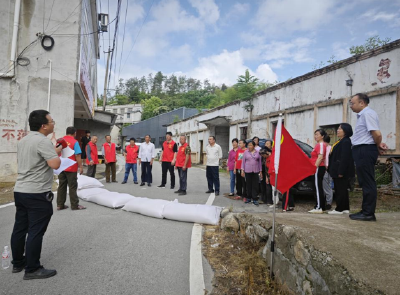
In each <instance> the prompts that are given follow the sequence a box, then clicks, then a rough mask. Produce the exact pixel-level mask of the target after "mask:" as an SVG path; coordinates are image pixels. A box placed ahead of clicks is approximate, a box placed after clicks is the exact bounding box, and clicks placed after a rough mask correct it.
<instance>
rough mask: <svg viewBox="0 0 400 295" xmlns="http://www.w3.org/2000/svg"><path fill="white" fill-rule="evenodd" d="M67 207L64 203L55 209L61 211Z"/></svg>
mask: <svg viewBox="0 0 400 295" xmlns="http://www.w3.org/2000/svg"><path fill="white" fill-rule="evenodd" d="M68 208H69V207H68V206H67V205H64V206H63V207H57V211H61V210H64V209H68Z"/></svg>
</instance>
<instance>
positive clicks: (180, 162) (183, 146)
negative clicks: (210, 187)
mask: <svg viewBox="0 0 400 295" xmlns="http://www.w3.org/2000/svg"><path fill="white" fill-rule="evenodd" d="M179 143H180V146H179V148H178V154H177V155H176V164H175V169H178V176H179V189H178V190H177V191H175V193H176V194H179V196H183V195H186V189H187V173H188V169H189V168H190V167H192V159H191V153H192V151H191V149H190V146H189V145H188V143H187V142H186V136H185V135H181V137H180V138H179Z"/></svg>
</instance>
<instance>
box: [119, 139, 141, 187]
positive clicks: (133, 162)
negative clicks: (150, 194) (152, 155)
mask: <svg viewBox="0 0 400 295" xmlns="http://www.w3.org/2000/svg"><path fill="white" fill-rule="evenodd" d="M138 154H139V147H138V146H137V145H136V144H135V139H134V138H133V137H132V138H131V139H130V140H129V145H127V146H126V147H125V150H124V153H123V155H124V157H125V178H124V181H123V182H122V184H125V183H126V182H127V181H128V177H129V172H130V171H131V170H132V174H133V182H134V183H135V184H138V181H137V172H136V171H137V158H138Z"/></svg>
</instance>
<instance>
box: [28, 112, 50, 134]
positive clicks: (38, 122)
mask: <svg viewBox="0 0 400 295" xmlns="http://www.w3.org/2000/svg"><path fill="white" fill-rule="evenodd" d="M48 114H50V113H49V112H48V111H45V110H36V111H33V112H31V113H30V114H29V127H30V129H31V131H39V130H40V128H41V127H42V125H45V124H48V123H49V120H47V118H46V116H47V115H48Z"/></svg>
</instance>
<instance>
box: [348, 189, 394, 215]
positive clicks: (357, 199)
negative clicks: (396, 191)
mask: <svg viewBox="0 0 400 295" xmlns="http://www.w3.org/2000/svg"><path fill="white" fill-rule="evenodd" d="M361 204H362V191H359V190H357V191H354V192H350V208H351V211H352V212H358V211H360V209H361ZM385 212H400V196H397V195H390V194H387V193H380V192H379V189H378V199H377V202H376V213H385Z"/></svg>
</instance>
